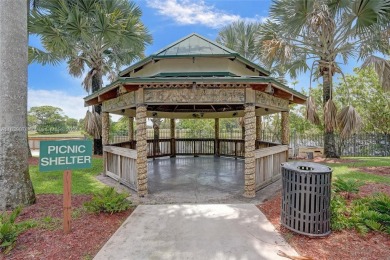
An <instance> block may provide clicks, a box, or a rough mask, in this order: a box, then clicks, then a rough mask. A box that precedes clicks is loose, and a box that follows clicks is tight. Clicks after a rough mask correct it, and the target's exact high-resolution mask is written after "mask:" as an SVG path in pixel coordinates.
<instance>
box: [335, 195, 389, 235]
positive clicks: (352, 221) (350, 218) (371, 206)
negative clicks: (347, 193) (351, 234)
mask: <svg viewBox="0 0 390 260" xmlns="http://www.w3.org/2000/svg"><path fill="white" fill-rule="evenodd" d="M330 205H331V227H332V230H334V231H338V230H342V229H348V228H355V229H356V230H357V231H358V232H359V233H361V234H366V233H367V232H369V231H370V230H373V231H378V232H384V233H387V234H390V197H389V196H387V195H386V194H383V193H381V194H375V195H373V196H369V197H365V198H362V199H357V200H354V201H353V202H352V203H351V204H350V205H349V206H348V205H347V202H346V200H345V199H344V198H343V197H341V196H340V195H338V194H336V195H334V196H333V197H332V200H331V204H330Z"/></svg>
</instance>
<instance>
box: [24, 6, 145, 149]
mask: <svg viewBox="0 0 390 260" xmlns="http://www.w3.org/2000/svg"><path fill="white" fill-rule="evenodd" d="M141 15H142V12H141V10H140V8H139V7H138V6H136V4H135V3H133V2H130V1H126V0H79V1H75V0H44V1H43V0H42V1H40V3H39V8H38V9H36V10H33V11H32V12H31V16H30V23H29V29H30V33H32V34H37V35H39V36H40V37H41V40H42V44H43V47H44V48H45V50H46V51H42V50H38V49H36V48H30V52H29V54H30V61H36V62H40V63H42V64H45V63H47V62H52V63H56V62H58V60H59V59H64V60H66V61H67V64H68V70H69V73H70V74H71V75H72V76H75V77H81V76H82V75H84V70H85V68H86V67H87V68H88V72H87V74H86V76H85V78H84V80H83V86H84V88H85V89H86V91H88V92H92V93H94V92H96V91H98V90H99V89H101V88H102V85H103V76H108V77H109V79H111V80H113V79H114V78H115V75H116V74H117V72H118V71H119V69H120V68H121V67H122V66H124V65H128V64H130V63H131V62H133V61H134V60H136V59H139V58H142V57H143V52H144V49H145V45H146V44H149V43H151V35H150V34H149V33H148V31H147V29H146V28H145V26H144V25H143V23H142V22H141V19H140V18H141ZM100 113H101V106H100V105H97V106H94V109H93V112H92V113H88V114H87V115H88V118H86V119H88V120H86V122H87V125H88V126H89V127H87V129H89V130H90V131H89V133H90V134H91V135H92V136H94V152H95V154H102V140H101V129H99V127H91V125H92V123H93V125H97V126H100V125H101V123H100V124H99V121H100V120H101V118H100ZM96 122H98V123H96Z"/></svg>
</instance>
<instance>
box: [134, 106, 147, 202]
mask: <svg viewBox="0 0 390 260" xmlns="http://www.w3.org/2000/svg"><path fill="white" fill-rule="evenodd" d="M136 121H137V186H138V187H137V188H138V196H140V197H144V196H145V195H147V194H148V164H147V163H148V158H147V142H146V105H144V104H140V105H138V106H137V110H136Z"/></svg>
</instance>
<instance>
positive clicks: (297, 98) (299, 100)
mask: <svg viewBox="0 0 390 260" xmlns="http://www.w3.org/2000/svg"><path fill="white" fill-rule="evenodd" d="M293 102H294V103H296V104H301V105H303V104H305V103H306V100H304V99H302V98H299V97H296V96H294V98H293Z"/></svg>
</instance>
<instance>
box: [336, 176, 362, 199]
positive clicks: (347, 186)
mask: <svg viewBox="0 0 390 260" xmlns="http://www.w3.org/2000/svg"><path fill="white" fill-rule="evenodd" d="M362 185H363V183H362V182H359V181H356V180H344V179H342V178H338V179H337V180H336V181H335V182H333V187H334V191H335V192H346V193H347V198H348V199H349V197H350V194H351V193H358V192H359V188H360V186H362Z"/></svg>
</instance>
